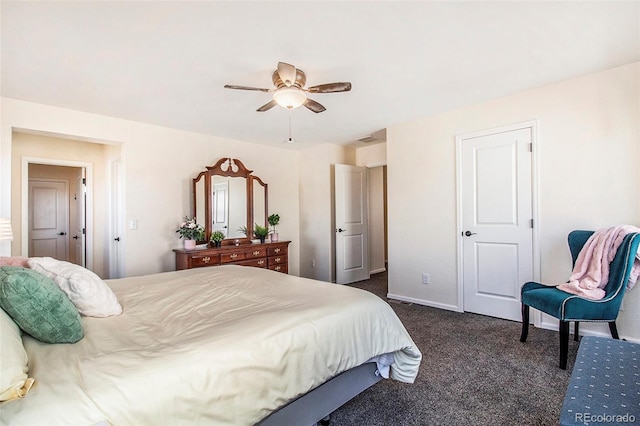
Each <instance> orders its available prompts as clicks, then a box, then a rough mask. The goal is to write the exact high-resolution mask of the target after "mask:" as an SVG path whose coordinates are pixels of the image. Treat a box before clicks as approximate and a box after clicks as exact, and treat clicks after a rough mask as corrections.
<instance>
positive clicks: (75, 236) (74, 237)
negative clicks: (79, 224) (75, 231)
mask: <svg viewBox="0 0 640 426" xmlns="http://www.w3.org/2000/svg"><path fill="white" fill-rule="evenodd" d="M72 238H73V239H74V240H77V239H78V238H80V237H78V236H77V235H74V236H73V237H72Z"/></svg>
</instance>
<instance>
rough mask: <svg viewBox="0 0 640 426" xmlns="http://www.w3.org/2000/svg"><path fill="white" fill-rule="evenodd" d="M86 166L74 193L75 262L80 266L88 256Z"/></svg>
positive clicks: (82, 170)
mask: <svg viewBox="0 0 640 426" xmlns="http://www.w3.org/2000/svg"><path fill="white" fill-rule="evenodd" d="M84 176H85V171H84V168H83V169H81V172H80V176H78V179H77V182H76V191H75V194H74V200H73V201H74V208H75V216H76V220H75V229H74V231H73V237H71V238H72V239H73V245H74V250H75V263H77V264H78V265H80V266H86V261H87V256H86V252H85V233H86V228H85V227H86V215H85V207H86V202H87V201H86V200H87V197H86V193H87V187H86V181H85V177H84Z"/></svg>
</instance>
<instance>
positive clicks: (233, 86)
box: [224, 84, 271, 93]
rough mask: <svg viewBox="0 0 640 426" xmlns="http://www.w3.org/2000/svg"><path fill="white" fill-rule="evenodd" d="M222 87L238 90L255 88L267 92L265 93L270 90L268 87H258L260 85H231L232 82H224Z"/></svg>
mask: <svg viewBox="0 0 640 426" xmlns="http://www.w3.org/2000/svg"><path fill="white" fill-rule="evenodd" d="M224 88H225V89H240V90H257V91H259V92H267V93H268V92H270V91H271V90H270V89H263V88H260V87H249V86H236V85H233V84H225V85H224Z"/></svg>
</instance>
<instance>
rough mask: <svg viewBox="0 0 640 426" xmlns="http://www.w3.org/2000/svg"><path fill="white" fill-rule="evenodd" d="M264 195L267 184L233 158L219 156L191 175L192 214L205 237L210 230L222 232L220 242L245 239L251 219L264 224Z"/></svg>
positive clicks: (250, 230) (249, 228) (265, 196)
mask: <svg viewBox="0 0 640 426" xmlns="http://www.w3.org/2000/svg"><path fill="white" fill-rule="evenodd" d="M267 197H268V193H267V184H266V183H265V182H263V181H262V179H260V178H259V177H258V176H255V175H253V174H252V170H249V169H247V168H246V167H245V165H244V164H243V163H242V162H241V161H240V160H238V159H236V158H221V159H220V160H218V162H217V163H216V164H214V165H213V166H207V170H205V171H202V172H200V173H199V174H198V176H197V177H196V178H194V179H193V216H194V217H195V218H196V222H197V223H199V224H201V225H203V226H204V229H205V239H206V241H209V237H210V236H211V233H212V232H213V231H221V232H222V233H224V234H225V236H226V238H225V241H224V242H223V244H233V242H234V241H235V240H241V241H248V240H249V239H251V237H252V236H253V226H254V223H257V224H258V225H260V226H266V224H267ZM245 228H246V230H247V232H246V234H245V233H244V232H243V231H244V229H245Z"/></svg>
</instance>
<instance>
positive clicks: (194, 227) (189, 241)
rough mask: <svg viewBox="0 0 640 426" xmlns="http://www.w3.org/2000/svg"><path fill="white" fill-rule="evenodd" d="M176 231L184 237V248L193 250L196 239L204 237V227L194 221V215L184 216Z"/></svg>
mask: <svg viewBox="0 0 640 426" xmlns="http://www.w3.org/2000/svg"><path fill="white" fill-rule="evenodd" d="M176 233H178V235H180V238H183V239H184V248H185V249H186V250H193V249H194V248H196V241H198V240H203V239H204V228H203V226H202V225H198V224H197V223H196V218H195V217H189V216H185V217H184V222H182V223H181V224H180V226H179V227H178V229H177V230H176Z"/></svg>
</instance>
